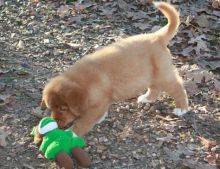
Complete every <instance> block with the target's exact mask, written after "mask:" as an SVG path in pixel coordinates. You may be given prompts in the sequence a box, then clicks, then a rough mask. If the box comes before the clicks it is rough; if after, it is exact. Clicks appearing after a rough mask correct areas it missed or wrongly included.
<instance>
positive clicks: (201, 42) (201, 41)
mask: <svg viewBox="0 0 220 169" xmlns="http://www.w3.org/2000/svg"><path fill="white" fill-rule="evenodd" d="M205 39H207V38H206V36H205V35H204V34H203V35H199V36H197V37H193V38H191V40H190V41H189V44H196V48H195V50H196V54H197V56H199V55H200V52H201V51H209V49H208V46H207V42H206V41H205Z"/></svg>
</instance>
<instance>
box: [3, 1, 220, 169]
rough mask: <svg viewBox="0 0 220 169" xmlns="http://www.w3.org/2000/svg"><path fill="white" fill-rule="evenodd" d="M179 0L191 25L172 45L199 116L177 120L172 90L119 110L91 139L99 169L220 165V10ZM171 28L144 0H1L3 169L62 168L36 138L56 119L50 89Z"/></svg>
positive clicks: (183, 28)
mask: <svg viewBox="0 0 220 169" xmlns="http://www.w3.org/2000/svg"><path fill="white" fill-rule="evenodd" d="M171 2H172V3H173V4H174V5H175V6H176V7H177V8H178V9H179V10H180V14H181V25H180V30H179V32H178V34H177V36H176V37H175V38H174V39H173V40H172V42H171V43H170V46H169V48H170V49H171V51H172V53H173V62H174V64H175V65H176V66H177V67H178V70H179V72H180V74H181V76H182V77H183V78H184V80H185V86H186V89H187V93H188V95H189V102H190V108H191V111H190V112H189V113H187V114H186V115H185V116H184V117H176V116H174V115H172V113H171V111H172V109H173V108H174V106H175V103H174V101H173V99H172V98H170V97H169V96H167V95H166V94H164V93H163V94H162V95H161V96H160V97H159V98H158V101H156V103H153V104H143V105H138V104H137V103H136V98H132V99H130V100H127V101H125V102H121V103H115V104H114V105H112V106H111V107H110V110H109V115H108V117H107V118H106V120H105V121H104V122H102V123H101V124H99V125H96V126H95V127H94V129H93V130H92V131H91V132H90V133H89V134H88V135H86V136H85V139H86V141H87V144H88V146H87V148H86V150H87V151H88V153H89V155H90V156H91V158H92V166H91V167H90V168H91V169H103V168H106V169H110V168H114V169H148V168H149V169H151V168H153V169H159V168H160V169H215V168H220V162H219V156H220V155H219V154H220V153H219V151H220V148H219V141H220V123H219V122H220V97H219V95H220V93H219V91H220V81H219V80H220V76H219V75H220V50H219V49H220V37H219V35H220V19H219V18H220V10H219V9H217V8H214V7H215V6H213V5H212V2H211V1H205V0H197V1H187V0H180V1H176V0H172V1H171ZM165 24H166V20H165V19H164V17H163V16H162V15H161V14H160V13H159V12H158V11H157V10H156V9H155V8H154V7H153V6H152V5H150V4H147V3H145V1H143V0H135V1H131V0H130V1H129V0H116V1H113V0H105V1H91V0H86V1H76V2H73V3H70V4H67V5H65V3H62V2H61V1H52V2H51V1H46V2H45V1H37V0H35V1H34V0H32V1H29V0H24V1H22V0H7V1H6V0H5V1H3V0H0V168H1V169H15V168H16V169H26V168H27V169H37V168H45V169H46V168H57V166H56V165H55V163H54V162H51V161H47V160H45V159H43V158H42V157H41V156H40V155H39V152H38V148H37V147H36V146H35V145H34V144H33V138H32V137H31V136H30V132H31V130H32V128H33V126H34V125H36V124H37V123H38V122H39V120H40V118H41V117H42V116H43V115H45V114H47V112H44V111H41V110H40V109H39V103H40V101H41V92H42V89H43V87H44V85H45V83H46V82H47V81H48V80H49V79H50V78H51V77H53V76H55V75H57V74H58V73H59V72H62V71H64V70H65V69H66V68H68V67H69V66H70V65H73V64H74V62H75V61H76V60H78V59H79V58H81V57H83V56H84V55H86V54H88V53H90V52H93V51H94V50H97V49H98V48H100V47H103V46H105V45H107V44H110V43H112V42H114V41H117V40H118V39H120V38H124V37H127V36H130V35H135V34H139V33H145V32H151V31H153V30H156V29H158V28H159V27H161V26H163V25H165ZM6 135H7V136H6ZM5 136H6V144H5V143H4V142H3V141H4V138H5ZM2 140H3V141H2ZM1 141H2V142H1Z"/></svg>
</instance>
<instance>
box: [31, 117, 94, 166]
mask: <svg viewBox="0 0 220 169" xmlns="http://www.w3.org/2000/svg"><path fill="white" fill-rule="evenodd" d="M31 134H32V135H33V136H34V142H35V143H37V144H38V145H39V146H40V152H41V153H42V154H43V155H44V157H45V158H46V159H49V160H56V162H57V164H58V165H59V166H60V167H61V168H62V167H64V168H65V169H71V168H73V161H72V159H71V157H70V155H72V156H73V157H74V158H75V159H76V161H77V163H78V164H79V165H80V166H82V167H89V166H90V164H91V160H90V158H89V157H88V155H87V154H86V152H85V151H84V150H83V149H82V148H83V147H85V145H86V143H85V141H84V139H83V138H82V137H79V136H77V135H76V134H75V133H74V132H72V131H70V130H61V129H59V128H58V125H57V122H56V121H55V120H54V119H53V118H50V117H45V118H43V119H42V120H41V121H40V123H39V125H38V126H36V127H34V128H33V131H32V133H31Z"/></svg>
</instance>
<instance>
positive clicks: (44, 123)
mask: <svg viewBox="0 0 220 169" xmlns="http://www.w3.org/2000/svg"><path fill="white" fill-rule="evenodd" d="M56 128H58V125H57V122H56V121H55V120H54V119H52V118H50V117H45V118H43V119H42V120H41V121H40V123H39V125H38V132H39V133H40V134H46V133H48V132H49V131H52V130H54V129H56Z"/></svg>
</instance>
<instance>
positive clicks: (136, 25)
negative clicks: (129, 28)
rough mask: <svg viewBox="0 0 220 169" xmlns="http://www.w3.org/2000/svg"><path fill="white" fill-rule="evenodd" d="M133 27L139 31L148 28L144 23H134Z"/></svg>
mask: <svg viewBox="0 0 220 169" xmlns="http://www.w3.org/2000/svg"><path fill="white" fill-rule="evenodd" d="M134 27H136V28H139V29H140V30H142V31H144V30H146V29H149V28H150V25H148V24H146V23H139V22H138V23H134Z"/></svg>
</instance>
